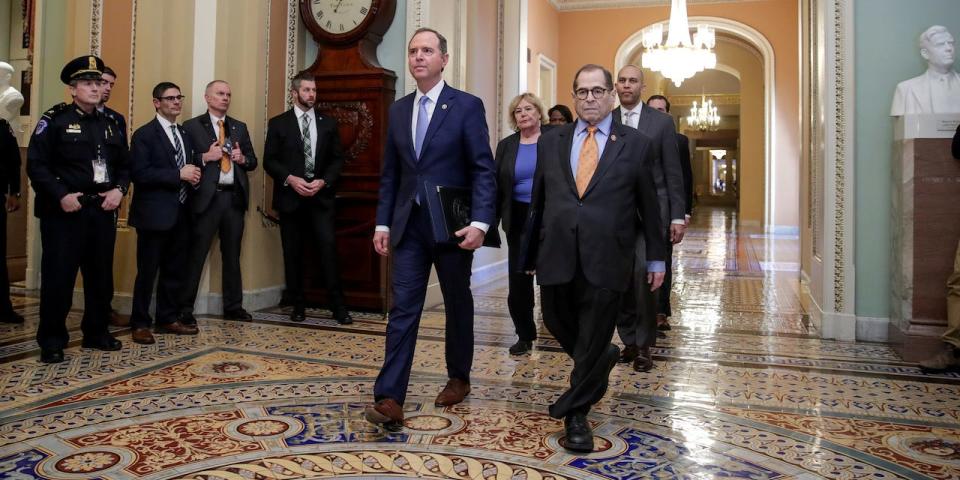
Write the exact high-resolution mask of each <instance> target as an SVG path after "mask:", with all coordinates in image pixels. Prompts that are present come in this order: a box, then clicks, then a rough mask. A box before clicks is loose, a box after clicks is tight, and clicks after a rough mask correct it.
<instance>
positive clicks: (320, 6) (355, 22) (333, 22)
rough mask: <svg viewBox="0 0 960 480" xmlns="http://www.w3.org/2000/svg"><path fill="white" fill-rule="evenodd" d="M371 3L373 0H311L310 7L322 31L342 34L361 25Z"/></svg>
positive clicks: (368, 13)
mask: <svg viewBox="0 0 960 480" xmlns="http://www.w3.org/2000/svg"><path fill="white" fill-rule="evenodd" d="M372 4H373V0H311V2H310V9H311V10H312V11H313V17H314V19H316V22H317V25H318V26H319V27H320V28H321V29H322V30H323V31H324V32H327V33H330V34H333V35H344V34H348V33H350V32H352V31H353V30H354V29H357V28H360V26H361V25H363V23H364V20H366V18H367V16H368V15H370V12H371V10H372V9H371V7H372V6H373V5H372Z"/></svg>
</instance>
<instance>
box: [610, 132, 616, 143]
mask: <svg viewBox="0 0 960 480" xmlns="http://www.w3.org/2000/svg"><path fill="white" fill-rule="evenodd" d="M610 141H611V142H616V141H617V136H616V135H615V134H614V135H610Z"/></svg>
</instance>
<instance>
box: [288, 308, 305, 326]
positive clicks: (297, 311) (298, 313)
mask: <svg viewBox="0 0 960 480" xmlns="http://www.w3.org/2000/svg"><path fill="white" fill-rule="evenodd" d="M306 319H307V312H306V311H304V309H303V308H294V309H293V311H292V312H290V320H291V321H294V322H298V323H299V322H302V321H304V320H306Z"/></svg>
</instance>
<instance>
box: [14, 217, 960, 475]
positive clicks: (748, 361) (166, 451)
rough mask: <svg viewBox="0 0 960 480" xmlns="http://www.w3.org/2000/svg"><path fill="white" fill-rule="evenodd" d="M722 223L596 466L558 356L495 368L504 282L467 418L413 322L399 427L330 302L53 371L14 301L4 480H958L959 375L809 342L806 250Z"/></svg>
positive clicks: (369, 351)
mask: <svg viewBox="0 0 960 480" xmlns="http://www.w3.org/2000/svg"><path fill="white" fill-rule="evenodd" d="M735 224H736V219H735V217H734V215H733V213H732V212H730V211H725V210H720V209H712V210H707V209H704V210H700V211H698V212H697V215H696V216H695V223H694V224H693V225H692V227H691V229H690V232H689V233H688V236H687V238H686V240H685V241H684V243H683V244H682V245H681V247H680V248H678V250H677V252H676V271H677V274H676V277H675V278H676V281H675V284H674V292H675V298H674V317H673V319H672V325H673V330H671V331H670V332H669V333H668V337H667V338H666V339H664V340H662V341H661V342H660V343H659V344H658V346H657V347H656V348H655V349H654V360H655V363H656V367H655V368H654V370H652V371H651V372H648V373H638V372H634V371H632V370H631V369H629V368H627V367H624V366H620V367H618V368H616V369H615V370H614V372H613V375H612V377H611V380H612V386H611V390H610V392H609V393H608V395H607V397H606V398H605V399H604V400H603V401H602V402H601V403H600V404H598V405H597V406H596V409H595V410H594V411H593V412H591V415H590V420H591V421H592V422H593V424H594V428H595V431H596V432H597V433H598V442H597V445H598V450H597V451H596V452H594V453H592V454H590V455H586V456H574V455H570V454H568V453H566V452H565V451H564V450H563V449H562V448H560V447H559V445H558V432H559V431H560V430H561V429H562V424H561V423H560V422H559V421H557V420H554V419H550V418H549V417H548V416H547V415H546V405H547V404H549V403H550V402H552V401H553V399H555V398H556V396H557V395H558V394H559V392H561V391H562V389H563V388H564V386H565V385H566V382H567V373H568V372H569V369H570V366H571V365H570V362H569V361H568V360H567V358H566V356H565V355H564V354H563V353H562V352H561V351H560V350H559V348H558V345H557V344H556V342H555V341H554V340H553V339H552V338H550V337H549V335H546V334H545V335H543V336H542V338H541V339H540V340H539V341H538V344H537V349H536V350H535V351H534V353H533V354H532V355H530V356H526V357H519V358H517V357H511V356H510V355H509V354H507V352H506V347H507V346H509V345H510V344H511V343H512V342H513V341H514V339H515V338H514V335H513V332H512V330H513V329H512V325H511V322H510V320H509V317H508V316H507V314H506V293H507V292H506V289H505V287H504V285H503V284H501V283H498V284H494V285H489V286H485V287H481V288H477V289H476V299H475V304H476V310H477V317H476V339H477V344H476V349H475V358H476V359H475V368H474V372H473V375H474V385H473V391H472V393H471V395H470V397H469V398H468V401H467V402H465V403H464V404H461V405H458V406H455V407H450V408H445V409H444V408H436V407H434V406H433V404H432V400H433V397H434V396H435V395H436V393H437V391H439V389H440V388H441V386H442V385H443V383H444V375H445V373H444V372H445V370H444V365H443V344H442V338H443V318H444V317H443V308H442V307H435V308H432V309H430V310H429V311H428V312H427V313H426V314H425V316H424V319H423V322H422V325H421V331H420V340H419V342H418V347H417V348H418V352H417V357H416V359H415V364H414V377H415V379H414V382H413V383H412V384H411V391H410V396H409V397H408V398H409V400H408V402H407V405H406V406H405V408H406V409H407V422H406V428H405V429H404V431H402V432H400V433H395V434H387V433H384V432H381V431H378V430H377V429H375V428H373V427H371V426H370V425H368V424H367V423H366V422H364V421H363V420H362V418H361V415H360V412H361V411H362V408H363V405H364V404H365V403H366V402H367V401H369V397H370V391H371V385H372V381H373V378H374V376H375V375H376V372H377V367H378V366H379V364H380V362H381V360H382V349H383V331H384V319H383V318H382V317H380V316H379V315H375V314H363V313H358V314H356V320H357V321H356V323H355V324H354V325H352V326H350V328H344V327H341V326H339V325H337V324H336V323H335V322H334V321H333V320H332V319H330V317H329V312H327V311H324V310H311V311H309V312H308V314H309V316H310V318H308V320H307V322H305V323H304V324H291V323H290V322H288V321H287V320H286V312H285V311H283V310H279V309H271V310H267V311H263V312H257V313H256V314H255V319H256V321H255V322H252V323H236V322H225V321H222V320H219V319H217V318H213V317H211V318H203V319H201V328H202V332H201V335H200V336H198V337H188V338H177V337H174V336H169V335H160V336H158V340H159V341H158V343H157V344H156V345H150V346H141V345H133V344H132V343H130V342H129V334H128V333H126V332H119V333H120V338H121V339H123V340H124V341H125V347H124V349H123V350H122V351H119V352H111V353H100V352H94V351H90V350H82V349H79V348H78V347H76V346H74V347H72V348H70V349H68V351H67V362H66V363H64V364H61V365H58V366H55V367H50V366H45V365H42V364H40V363H39V362H37V360H36V354H37V352H36V350H35V344H34V343H33V341H32V335H33V329H35V328H36V315H37V310H36V300H35V299H30V298H18V299H17V308H18V309H19V310H20V311H21V312H23V313H24V314H25V316H27V317H28V323H27V325H25V326H23V327H11V326H8V325H0V478H22V479H30V478H57V479H68V478H70V479H77V478H82V479H88V478H104V479H127V478H146V479H157V480H159V479H174V478H185V479H215V478H217V479H231V480H242V479H268V478H271V479H299V478H334V477H336V478H348V477H349V478H400V477H404V478H489V479H492V478H497V479H500V478H505V479H506V478H509V479H534V478H689V479H701V478H754V479H761V478H762V479H767V478H776V479H787V478H796V479H808V478H843V479H867V478H870V479H883V478H944V479H946V478H960V420H958V419H960V387H958V384H960V377H957V376H940V377H925V376H923V375H921V374H920V373H919V372H918V370H917V369H916V367H915V365H912V364H908V363H905V362H902V361H901V360H900V359H899V358H898V357H897V356H896V355H895V354H894V353H893V351H892V350H891V349H890V348H888V347H887V346H885V345H880V344H857V343H843V342H833V341H824V340H820V339H819V338H818V337H819V326H818V325H815V324H812V323H811V320H810V318H809V316H808V315H807V314H806V311H805V310H804V308H803V306H802V302H801V301H800V296H799V291H800V290H799V288H800V287H799V280H798V273H797V269H796V265H797V263H798V260H797V258H798V257H799V240H798V239H797V238H796V237H795V236H790V235H784V234H764V233H763V232H759V231H751V230H750V229H745V230H742V231H733V230H732V229H731V226H732V225H735ZM78 321H79V317H78V316H77V315H75V314H74V315H72V316H71V328H72V329H73V330H74V332H75V334H76V331H77V330H78ZM541 332H543V330H542V329H541ZM544 333H545V332H544ZM77 340H79V339H77Z"/></svg>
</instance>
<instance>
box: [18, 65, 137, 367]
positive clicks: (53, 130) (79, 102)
mask: <svg viewBox="0 0 960 480" xmlns="http://www.w3.org/2000/svg"><path fill="white" fill-rule="evenodd" d="M102 72H103V61H102V60H100V59H99V58H97V57H95V56H92V55H89V56H84V57H80V58H76V59H74V60H72V61H71V62H70V63H68V64H67V65H66V66H65V67H64V68H63V70H62V71H61V72H60V80H61V81H63V83H65V84H67V85H69V87H70V95H71V96H73V103H71V104H69V105H68V104H64V103H61V104H59V105H57V106H55V107H53V108H51V109H50V110H48V111H47V112H46V113H44V114H43V116H42V117H41V118H40V121H39V122H37V127H36V130H34V132H33V136H32V137H31V138H30V146H29V147H28V149H27V175H28V176H29V177H30V181H31V184H32V185H33V188H34V190H36V193H37V195H36V201H35V202H34V214H35V215H36V216H37V218H39V219H40V243H41V246H42V247H43V253H42V256H41V260H40V326H39V328H38V329H37V343H39V344H40V352H41V353H40V360H41V361H42V362H45V363H58V362H62V361H63V349H64V347H65V346H66V345H67V341H68V340H69V335H68V333H67V327H66V318H67V314H68V313H69V311H70V307H71V304H72V300H73V287H74V283H75V282H76V279H77V269H78V268H79V270H80V272H81V273H82V274H83V294H84V315H83V321H82V323H81V327H80V328H81V330H82V331H83V344H82V345H83V347H84V348H94V349H97V350H107V351H111V350H119V349H120V347H121V344H120V341H119V340H117V339H115V338H113V336H111V335H110V333H109V331H108V329H107V323H108V321H109V317H110V297H111V295H112V293H113V292H111V291H110V289H109V286H110V285H111V284H112V283H111V281H110V276H111V275H112V265H111V258H112V257H113V244H114V240H115V239H116V218H117V217H116V209H117V207H118V206H119V205H120V201H121V200H122V199H123V195H124V194H125V193H126V191H127V187H128V185H129V183H130V174H129V166H128V160H127V157H128V152H127V148H126V144H125V143H124V141H123V136H122V135H121V134H120V132H119V131H118V129H117V126H116V123H114V122H113V121H111V120H108V119H107V118H105V117H104V116H103V115H102V114H100V113H99V112H98V111H97V108H96V107H97V104H98V103H100V94H101V91H100V81H101V79H100V76H101V74H102Z"/></svg>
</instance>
